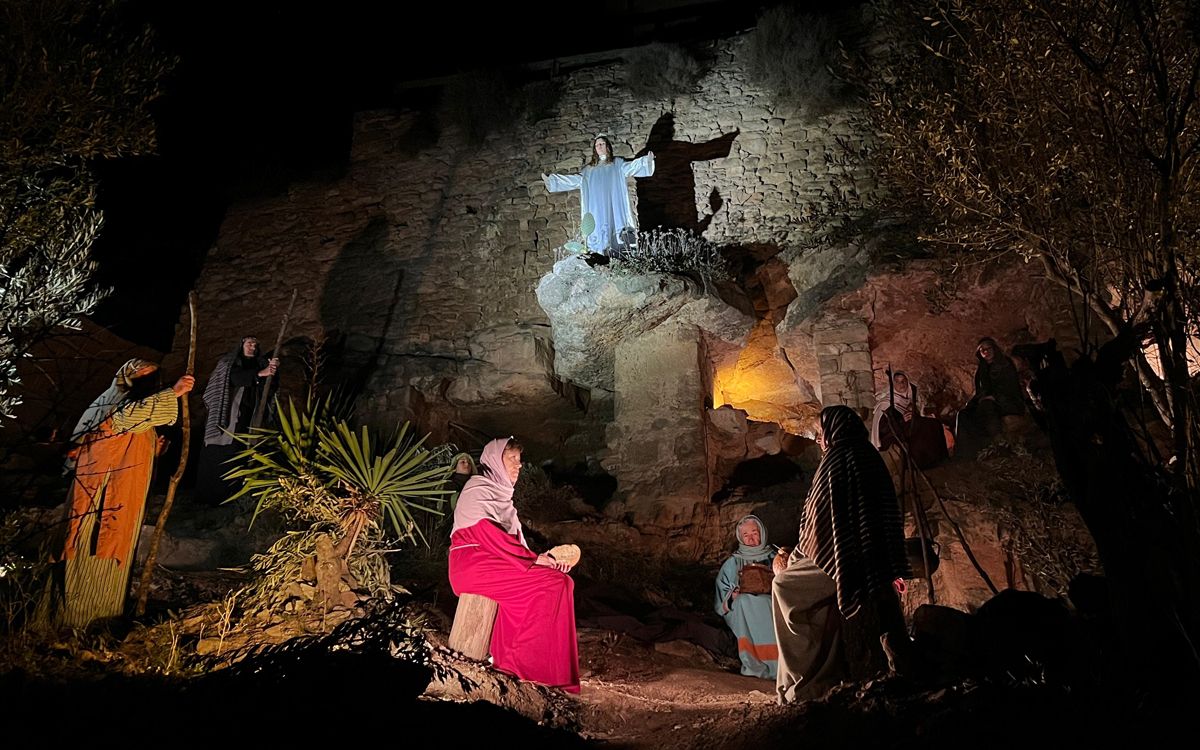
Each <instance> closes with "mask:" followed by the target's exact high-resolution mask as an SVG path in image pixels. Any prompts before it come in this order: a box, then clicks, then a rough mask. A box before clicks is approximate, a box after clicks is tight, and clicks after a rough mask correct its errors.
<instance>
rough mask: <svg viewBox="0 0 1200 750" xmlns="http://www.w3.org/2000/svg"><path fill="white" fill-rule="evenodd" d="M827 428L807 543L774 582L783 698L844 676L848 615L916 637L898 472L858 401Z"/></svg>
mask: <svg viewBox="0 0 1200 750" xmlns="http://www.w3.org/2000/svg"><path fill="white" fill-rule="evenodd" d="M821 432H822V434H821V438H820V441H821V443H822V447H823V448H824V455H823V456H822V457H821V463H820V465H818V466H817V471H816V473H815V474H814V476H813V481H812V487H811V488H810V490H809V493H808V497H807V498H806V499H805V501H804V508H803V510H802V511H801V515H800V540H799V542H798V543H797V545H796V548H795V549H794V550H793V551H792V553H791V556H790V557H789V559H788V561H787V567H786V569H784V570H783V571H781V572H778V573H777V574H776V576H775V579H774V582H773V586H772V594H773V606H774V616H775V632H776V634H777V635H778V637H779V676H778V679H777V681H776V690H777V692H778V696H779V700H780V702H781V703H790V702H793V701H795V700H799V699H803V698H812V697H816V696H817V695H819V694H820V693H821V692H822V691H824V690H825V689H827V688H829V687H831V686H832V685H833V684H835V683H836V682H837V681H838V680H839V679H840V678H841V677H842V674H843V670H844V664H843V660H842V657H841V654H840V652H841V650H842V647H843V640H844V639H843V636H842V633H841V630H842V625H843V621H844V620H846V619H851V622H854V621H855V619H857V617H858V616H859V615H860V613H861V611H862V610H864V609H868V610H870V615H869V616H868V617H867V618H866V620H864V621H862V622H863V624H864V625H866V624H867V621H868V620H869V621H871V624H870V626H869V627H871V628H874V627H876V625H875V624H874V623H875V621H876V620H877V621H878V624H879V627H881V628H882V629H883V631H884V632H885V633H887V634H888V636H889V640H891V641H894V643H893V646H894V647H895V648H901V642H902V641H901V636H903V637H904V638H907V633H905V628H904V615H903V613H902V612H901V610H900V600H899V598H898V597H897V596H896V592H895V589H894V585H895V581H896V580H897V579H904V578H911V577H912V571H911V569H910V568H909V566H908V558H907V557H906V556H905V553H904V525H903V518H902V515H901V512H900V505H899V503H898V502H897V501H896V492H895V488H894V486H893V484H892V478H891V475H890V474H888V470H887V466H886V465H885V464H884V462H883V458H882V457H881V456H880V455H879V452H878V451H877V450H876V449H875V447H874V446H872V445H871V442H870V440H869V439H868V436H867V428H866V426H865V425H864V424H863V422H862V420H861V419H859V418H858V415H857V414H855V413H854V410H853V409H851V408H850V407H848V406H828V407H826V408H825V409H823V410H822V411H821ZM880 635H881V634H880V633H873V634H872V636H873V638H875V639H876V643H875V647H876V648H879V644H878V640H877V639H879V638H880ZM879 655H880V658H882V656H883V653H882V651H880V652H879Z"/></svg>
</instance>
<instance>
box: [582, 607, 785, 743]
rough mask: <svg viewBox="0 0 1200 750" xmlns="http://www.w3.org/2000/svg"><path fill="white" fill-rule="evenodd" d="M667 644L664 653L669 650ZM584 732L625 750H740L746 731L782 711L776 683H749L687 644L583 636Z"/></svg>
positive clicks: (601, 634)
mask: <svg viewBox="0 0 1200 750" xmlns="http://www.w3.org/2000/svg"><path fill="white" fill-rule="evenodd" d="M664 646H665V648H664ZM580 667H581V674H582V679H581V683H582V685H581V691H580V695H579V697H578V698H577V699H576V700H577V702H578V706H579V716H580V722H581V727H580V733H581V735H582V736H584V737H585V738H587V739H589V740H593V741H596V742H598V743H599V744H601V745H604V746H611V747H622V748H655V749H656V750H676V749H679V750H682V749H683V748H700V747H704V748H718V747H721V748H723V747H736V745H737V743H736V737H737V735H738V734H739V731H740V727H744V726H745V725H746V723H747V722H755V721H757V719H758V718H760V717H761V716H763V715H765V714H773V713H777V712H779V711H781V710H784V709H781V708H780V707H778V706H777V705H776V703H775V696H774V683H773V682H770V681H768V680H761V679H757V678H754V677H744V676H742V675H741V674H739V673H737V671H736V663H735V662H732V660H731V661H730V662H728V663H723V664H718V663H716V662H714V661H713V660H712V658H711V657H707V656H706V655H705V653H704V652H703V650H702V649H699V648H698V647H692V646H691V645H690V644H687V643H680V642H673V643H671V644H659V647H658V648H657V649H656V648H655V647H653V646H651V645H650V644H644V643H639V642H637V641H634V640H632V639H629V638H627V637H624V636H619V635H617V634H614V633H606V632H605V631H598V630H595V631H588V630H584V631H581V633H580Z"/></svg>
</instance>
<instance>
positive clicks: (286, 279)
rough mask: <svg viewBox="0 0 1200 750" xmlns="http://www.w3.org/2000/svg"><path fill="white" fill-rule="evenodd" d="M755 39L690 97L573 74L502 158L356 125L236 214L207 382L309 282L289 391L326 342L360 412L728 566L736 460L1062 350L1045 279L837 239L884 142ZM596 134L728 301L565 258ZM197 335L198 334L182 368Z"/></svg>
mask: <svg viewBox="0 0 1200 750" xmlns="http://www.w3.org/2000/svg"><path fill="white" fill-rule="evenodd" d="M738 49H739V48H738V45H737V44H736V43H735V42H732V41H721V42H714V43H713V44H712V46H711V49H710V50H709V51H710V53H711V54H710V55H709V59H710V61H711V62H710V65H709V68H708V71H707V72H706V74H705V75H704V76H703V78H702V79H701V80H700V81H699V83H698V85H697V88H696V90H695V92H694V93H691V94H688V95H682V96H679V97H677V98H675V99H674V100H672V101H641V100H634V99H633V98H631V97H630V96H629V95H628V93H627V92H626V91H625V90H624V89H623V88H622V86H620V85H619V83H620V80H621V77H622V75H623V71H622V65H621V64H620V63H613V64H605V65H595V66H591V67H587V68H584V69H580V70H577V71H575V72H572V73H570V74H568V75H567V76H566V78H565V81H564V82H563V83H564V85H563V86H562V90H563V91H564V94H563V98H562V99H561V101H560V102H559V106H558V114H555V115H552V116H549V117H545V118H543V119H541V120H539V121H537V122H535V123H531V124H527V125H526V126H523V127H520V128H516V129H514V130H512V131H510V132H507V133H502V134H495V135H492V136H489V137H488V138H487V140H486V141H485V142H484V143H483V145H482V146H472V145H470V144H468V142H467V141H466V139H465V138H464V137H462V135H461V133H459V132H458V131H457V130H456V129H455V128H454V127H453V126H446V127H442V128H440V130H439V129H437V128H435V129H433V130H432V131H431V129H430V124H429V122H430V117H429V115H428V113H422V112H393V111H379V112H368V113H362V114H360V115H359V116H358V117H357V118H356V120H355V122H354V128H353V140H352V146H351V151H350V155H349V161H348V164H347V166H346V169H345V171H344V173H342V174H341V175H339V176H337V177H336V178H332V179H329V180H326V181H312V182H307V183H298V184H294V185H292V186H290V187H289V189H288V190H287V192H286V193H285V194H280V195H274V196H269V197H263V198H260V199H257V200H255V201H252V202H246V203H242V204H239V205H237V206H234V207H233V208H231V209H230V211H229V213H228V215H227V217H226V219H225V222H224V224H223V225H222V227H221V231H220V234H219V236H218V239H217V242H216V245H215V246H214V247H213V249H212V250H211V252H210V253H209V256H208V258H207V259H206V261H205V265H204V268H203V271H202V273H201V276H200V280H199V282H198V292H199V297H200V310H199V319H200V320H201V325H200V339H199V342H198V373H197V374H198V376H199V378H198V380H199V383H198V389H203V387H204V385H205V379H206V377H207V374H208V373H209V372H210V371H211V369H212V366H213V365H214V364H215V362H216V360H217V358H218V357H219V356H220V355H221V354H223V353H225V352H227V351H229V350H231V349H232V348H233V347H234V346H235V345H236V344H237V342H238V341H239V340H240V338H241V336H243V335H245V334H255V335H257V336H258V337H259V339H260V340H261V341H271V340H273V338H274V331H275V330H276V326H277V325H278V314H279V313H281V312H282V309H283V307H284V306H285V305H286V300H287V299H288V297H289V296H290V293H291V290H292V289H293V288H295V289H298V290H300V301H299V302H298V303H297V309H296V312H295V314H294V315H293V318H292V323H291V328H290V337H289V340H288V342H287V343H286V344H285V346H284V352H283V354H284V364H283V378H284V389H283V390H284V393H285V395H286V394H287V393H291V394H293V395H298V396H301V397H302V393H303V387H304V381H305V377H306V375H305V371H304V369H303V367H302V364H303V362H302V360H303V359H304V356H305V352H306V349H307V348H308V347H310V346H311V345H312V344H313V343H314V342H327V343H328V344H329V346H328V347H327V350H328V351H329V352H331V353H332V354H331V356H330V358H329V359H328V360H327V361H326V363H325V369H326V374H327V375H329V376H331V377H333V378H334V379H337V380H340V381H342V382H345V383H347V384H349V385H350V386H351V387H353V388H354V389H356V391H357V392H358V393H359V394H360V396H359V400H358V415H359V417H360V418H361V419H362V420H363V421H365V422H369V423H373V424H376V425H379V426H382V427H389V428H390V427H391V426H393V425H395V424H396V423H397V422H398V421H400V420H404V419H409V420H414V421H416V422H417V423H418V424H419V425H420V426H421V427H422V428H423V429H427V430H429V431H431V432H432V441H433V442H441V441H452V442H455V443H456V444H458V445H459V446H462V447H466V448H477V447H478V446H479V445H481V444H482V442H483V440H484V439H485V438H488V437H493V436H497V435H509V434H516V435H518V436H519V437H521V438H522V440H523V442H525V444H526V445H527V448H528V450H527V456H528V458H529V459H530V460H532V461H553V462H554V464H555V465H556V466H559V467H587V469H588V470H589V471H592V472H596V471H600V470H601V469H603V470H604V471H607V472H609V473H610V474H612V475H613V476H615V477H616V479H617V487H618V492H617V496H616V497H615V498H614V499H613V500H612V501H611V502H610V503H609V504H608V505H607V506H605V507H604V508H603V509H604V511H605V513H606V514H607V515H608V516H609V518H610V519H612V520H631V521H633V523H634V524H636V525H637V527H638V529H640V531H639V532H638V533H644V534H647V535H648V537H647V538H653V539H657V540H659V543H656V544H657V548H658V549H660V550H664V551H666V550H670V551H671V553H672V554H680V555H711V554H714V551H719V550H720V549H722V548H723V547H724V545H725V542H726V541H727V540H728V538H729V533H730V529H729V528H726V526H727V525H728V524H729V523H732V522H733V521H735V520H736V518H732V520H731V518H730V516H734V515H736V514H737V513H738V512H741V511H742V510H745V508H744V507H742V506H740V505H737V504H736V503H735V504H733V505H729V504H724V505H722V504H719V503H717V502H715V501H714V499H713V498H714V496H719V497H729V496H730V491H731V490H730V488H731V486H732V485H731V482H732V481H733V478H734V476H735V474H737V472H738V471H739V467H741V466H750V467H753V466H754V464H748V463H747V462H752V461H756V460H760V459H764V458H769V457H772V456H779V455H781V454H787V455H789V456H796V455H799V454H801V453H803V452H804V451H805V450H806V449H808V448H806V446H808V447H810V446H811V442H809V441H807V440H806V438H811V437H812V435H813V432H814V427H815V424H816V416H817V414H818V413H819V410H820V408H821V407H822V406H823V405H828V404H834V403H845V404H849V405H850V406H852V407H855V408H857V409H859V410H860V411H861V412H862V413H863V414H864V415H866V414H868V413H869V411H870V409H871V407H872V405H873V404H874V400H875V393H881V392H884V391H885V389H886V381H885V376H884V368H885V367H886V366H888V365H891V366H893V367H896V368H898V369H905V370H908V371H909V372H910V374H911V375H912V379H913V380H914V381H916V382H917V383H918V384H919V385H920V386H921V389H922V394H923V399H924V401H925V403H927V404H929V405H930V406H931V407H932V408H933V411H935V412H936V413H938V414H942V415H947V414H949V413H950V409H951V408H952V407H954V406H957V405H958V404H960V403H961V402H962V401H963V400H964V397H965V394H966V393H967V392H968V391H969V389H970V383H971V373H972V371H973V366H974V364H973V358H972V351H973V348H974V344H975V341H976V340H977V339H978V338H979V337H980V336H984V335H990V336H993V337H995V338H997V339H998V340H999V341H1000V343H1001V344H1002V345H1004V346H1005V347H1010V346H1011V345H1012V344H1014V343H1016V342H1017V341H1018V340H1020V339H1023V338H1044V337H1046V336H1057V337H1058V338H1059V340H1060V342H1067V341H1069V340H1070V338H1071V334H1070V331H1071V330H1072V327H1071V325H1070V321H1069V320H1064V319H1063V317H1062V315H1061V314H1060V313H1058V312H1056V311H1061V310H1066V309H1067V307H1066V306H1065V305H1063V304H1062V302H1061V298H1060V297H1059V296H1057V295H1058V294H1059V293H1058V292H1057V291H1056V290H1054V289H1053V288H1051V287H1050V286H1049V285H1048V284H1047V283H1046V282H1044V281H1042V280H1039V279H1037V278H1035V277H1033V276H1032V275H1031V274H1030V272H1029V270H1028V269H1027V268H1024V267H1021V266H1010V267H999V268H998V269H997V268H995V267H990V270H988V271H987V272H986V274H984V273H981V272H972V274H971V275H968V274H965V273H959V274H956V275H951V274H946V273H942V272H940V271H939V270H938V269H937V268H936V267H934V266H931V265H929V264H921V263H913V264H908V265H904V266H899V265H897V266H891V267H887V268H883V267H880V266H878V265H873V264H872V258H877V257H882V256H885V255H894V253H890V252H889V250H891V249H889V248H881V247H878V246H877V245H878V244H879V243H881V242H883V241H884V240H881V239H878V238H866V239H864V240H863V241H862V243H861V244H856V245H847V244H840V245H834V244H830V243H829V242H828V241H827V240H825V239H823V238H824V237H826V236H828V232H827V230H828V229H829V228H830V226H829V223H830V221H833V222H834V223H836V221H837V217H836V216H834V218H833V219H829V218H828V217H829V216H831V215H832V214H836V213H837V211H836V209H837V207H838V206H841V205H844V204H843V202H842V201H843V199H844V197H845V195H846V192H845V191H846V188H847V185H851V184H852V186H853V191H854V194H855V196H856V201H857V205H858V208H861V209H866V208H870V206H871V205H872V203H873V202H874V201H875V200H876V197H877V187H876V185H875V181H874V179H873V175H872V173H871V170H870V169H869V166H868V165H867V163H866V162H865V161H862V160H850V161H847V159H846V158H845V157H846V154H847V153H857V154H862V153H867V154H869V153H870V152H871V145H872V135H871V133H870V132H869V130H868V129H867V128H866V127H865V124H864V118H863V117H862V114H861V113H860V112H856V111H853V110H849V109H848V110H841V111H838V112H834V113H830V114H828V115H824V116H821V117H816V118H811V117H806V116H802V115H800V114H798V113H797V112H796V111H793V110H791V109H788V108H786V107H781V106H777V105H775V104H772V103H771V98H770V97H769V96H768V95H767V94H766V93H765V92H763V91H760V90H758V89H756V88H755V86H754V85H753V84H752V83H751V82H750V80H749V79H748V77H747V74H746V71H745V65H744V61H743V60H741V59H740V58H739V53H738ZM596 92H603V95H602V96H597V95H594V94H595V93H596ZM598 131H605V132H607V133H609V134H611V137H612V139H613V141H614V145H615V150H616V152H617V155H619V156H624V157H629V156H633V155H635V154H637V153H639V152H641V151H643V150H644V149H645V148H652V149H653V150H654V151H655V154H656V158H657V162H658V172H657V173H656V175H655V176H654V177H652V178H648V179H644V180H639V181H637V182H636V183H633V182H631V183H630V188H631V195H632V198H633V200H634V204H635V207H636V210H637V211H638V214H639V217H641V221H642V224H643V228H648V227H650V226H654V225H655V224H657V223H664V224H667V225H670V226H673V227H675V228H684V229H689V230H691V231H696V232H702V233H703V236H704V238H705V239H707V240H709V241H711V242H713V243H716V244H717V245H720V246H722V248H723V249H724V250H725V251H726V252H727V254H728V255H729V256H730V257H732V258H740V259H741V262H742V268H741V269H740V271H739V276H738V279H737V283H736V286H737V287H738V289H737V290H733V291H734V292H736V293H735V294H726V293H725V292H728V291H730V290H729V289H724V290H722V294H717V293H715V291H714V289H712V288H709V287H708V286H707V285H704V284H695V283H693V282H690V281H688V280H685V279H684V278H681V277H676V276H671V275H663V274H645V275H636V274H628V273H621V272H620V270H619V269H618V268H616V267H615V265H614V266H609V267H597V268H592V267H589V266H588V265H587V264H585V263H583V262H582V261H581V260H580V259H578V258H568V259H566V260H561V261H558V262H555V260H556V258H557V257H558V256H557V248H558V247H559V246H561V245H562V244H563V242H564V241H565V240H566V239H567V238H568V237H570V236H571V235H573V234H574V232H575V229H576V224H577V222H578V216H579V214H578V211H579V197H578V194H572V193H568V194H553V195H552V194H548V193H547V192H546V191H545V189H544V186H543V185H542V182H541V180H540V179H539V175H540V174H541V173H542V172H550V171H558V172H574V171H577V170H578V169H579V168H580V167H581V165H582V160H583V157H584V156H585V155H586V154H587V151H588V147H589V143H590V137H591V134H593V133H595V132H598ZM823 217H824V218H823ZM842 218H847V217H842ZM880 251H883V252H880ZM738 295H741V298H742V300H741V302H738V301H737V300H736V299H735V297H737V296H738ZM727 300H733V301H734V304H730V303H729V302H728V301H727ZM186 341H187V329H186V321H181V325H180V327H179V329H178V334H177V338H176V346H175V351H174V353H173V354H172V355H171V358H173V359H174V362H171V361H169V362H168V363H167V364H168V367H173V366H175V365H177V364H178V361H179V360H181V359H182V357H183V356H184V353H185V352H186V349H187V345H186ZM749 470H750V469H744V470H743V472H745V471H749ZM738 481H740V480H738ZM734 483H735V484H736V482H734ZM791 491H792V490H789V492H791ZM722 493H723V494H722ZM793 494H794V493H793ZM776 500H778V501H779V502H786V503H796V502H798V500H799V498H796V497H794V496H791V495H789V496H788V497H787V499H786V500H780V499H778V498H777V499H776ZM776 500H772V501H771V502H776ZM762 512H764V513H768V514H774V515H775V516H777V517H780V518H785V517H786V516H787V512H789V511H786V510H782V509H778V508H776V509H774V510H772V509H771V508H765V509H764V510H762ZM787 523H790V521H789V522H787ZM785 525H786V524H785ZM667 540H669V541H667ZM997 543H998V542H997Z"/></svg>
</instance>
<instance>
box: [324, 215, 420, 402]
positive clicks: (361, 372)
mask: <svg viewBox="0 0 1200 750" xmlns="http://www.w3.org/2000/svg"><path fill="white" fill-rule="evenodd" d="M388 232H389V229H388V224H387V220H386V219H384V218H383V217H382V216H380V217H376V218H374V219H372V220H371V221H369V222H368V223H367V225H366V226H365V227H363V228H362V230H361V231H360V232H359V233H358V234H357V235H356V236H355V237H354V239H352V240H350V242H348V243H346V246H345V247H343V248H342V251H341V253H340V254H339V255H338V257H337V260H336V261H335V262H334V264H333V267H332V268H331V269H330V270H329V274H328V276H327V277H326V280H325V289H324V290H323V291H322V292H321V325H322V327H323V328H324V329H325V331H326V336H327V337H328V338H329V339H330V340H331V341H336V342H337V345H336V346H334V347H332V348H331V350H330V352H329V356H328V358H327V360H326V362H325V368H326V379H327V381H328V382H330V383H337V384H340V385H341V386H342V387H343V388H344V389H346V390H347V391H348V392H349V393H350V394H353V395H357V394H359V393H361V392H362V390H363V387H364V386H365V385H366V383H367V381H368V379H369V378H370V376H371V373H372V371H373V370H374V368H375V365H376V362H377V360H378V356H379V353H380V351H381V349H382V347H383V342H384V336H385V334H386V328H387V320H388V315H389V314H390V312H391V304H392V301H393V300H394V292H395V290H396V289H397V288H398V287H399V285H400V283H401V282H402V280H403V274H404V271H403V270H402V269H401V268H400V264H399V262H398V260H397V259H396V258H395V256H394V255H393V254H392V253H391V252H390V251H389V250H388V242H387V240H388Z"/></svg>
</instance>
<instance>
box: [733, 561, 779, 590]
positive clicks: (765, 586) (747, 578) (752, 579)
mask: <svg viewBox="0 0 1200 750" xmlns="http://www.w3.org/2000/svg"><path fill="white" fill-rule="evenodd" d="M774 578H775V573H773V572H772V571H771V569H770V568H768V567H767V566H766V565H759V564H758V563H750V564H749V565H743V566H742V569H741V570H739V571H738V590H739V591H740V592H741V593H743V594H769V593H771V581H772V580H773V579H774Z"/></svg>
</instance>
